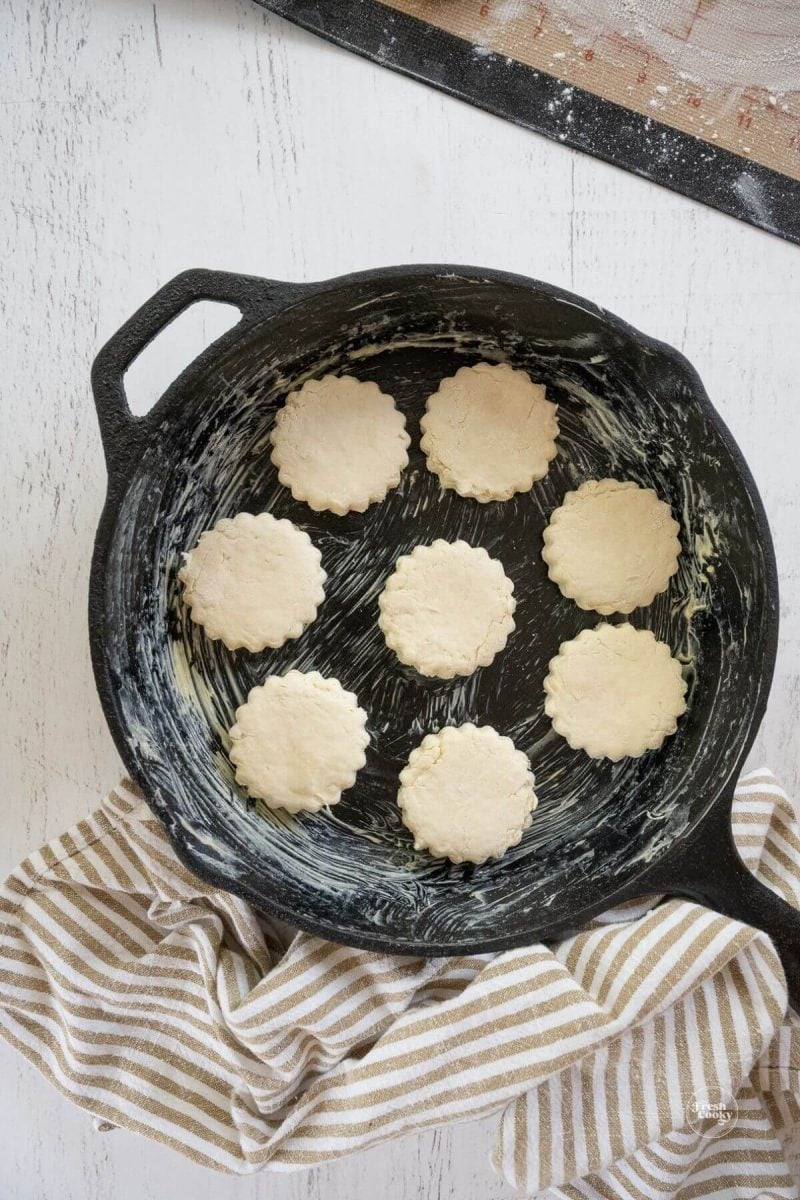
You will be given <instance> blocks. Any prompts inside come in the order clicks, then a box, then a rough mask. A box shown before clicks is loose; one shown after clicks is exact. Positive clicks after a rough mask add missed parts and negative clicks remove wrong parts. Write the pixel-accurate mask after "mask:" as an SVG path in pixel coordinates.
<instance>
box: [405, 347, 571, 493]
mask: <svg viewBox="0 0 800 1200" xmlns="http://www.w3.org/2000/svg"><path fill="white" fill-rule="evenodd" d="M557 410H558V406H557V405H556V404H552V403H551V402H550V401H549V400H547V399H545V389H544V386H543V385H542V384H540V383H533V382H532V381H531V378H530V376H529V375H528V374H527V373H526V372H525V371H516V370H514V368H513V367H510V366H509V365H508V364H507V363H486V362H481V363H478V364H477V366H474V367H461V369H460V370H458V371H456V373H455V375H453V376H452V377H451V378H449V379H443V380H442V382H441V383H440V384H439V390H438V391H436V392H434V393H433V395H432V396H429V397H428V402H427V405H426V411H425V415H424V417H423V418H422V420H421V421H420V429H421V430H422V434H423V436H422V440H421V442H420V446H421V447H422V450H423V451H424V453H425V456H426V458H427V460H428V470H429V471H433V472H434V474H436V475H438V476H439V480H440V482H441V484H442V487H445V488H453V489H455V491H457V492H458V493H459V495H461V496H469V497H472V498H473V499H475V500H480V501H481V502H482V503H487V502H488V501H490V500H509V499H510V498H511V497H512V496H513V495H514V494H515V492H527V491H529V490H530V488H531V487H532V486H533V484H534V483H535V482H536V480H537V479H542V478H543V477H544V476H545V475H546V474H547V469H548V466H549V464H550V461H551V459H553V458H555V456H556V454H557V447H556V442H555V439H556V437H557V436H558V418H557V416H556V413H557Z"/></svg>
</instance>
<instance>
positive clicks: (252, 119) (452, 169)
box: [0, 0, 800, 1200]
mask: <svg viewBox="0 0 800 1200" xmlns="http://www.w3.org/2000/svg"><path fill="white" fill-rule="evenodd" d="M0 9H2V11H0V147H2V159H0V162H2V166H1V167H0V246H2V259H0V262H2V277H1V279H2V282H0V346H1V347H2V358H1V359H0V395H2V410H1V414H2V415H1V416H0V420H2V429H1V430H0V454H2V463H0V486H2V489H3V503H2V507H1V508H0V513H1V514H2V516H0V520H2V523H3V532H2V540H1V541H0V545H1V546H2V563H1V564H0V589H2V607H1V610H0V611H1V612H2V617H1V618H0V651H2V664H3V665H2V681H3V684H2V713H1V714H0V738H1V739H2V744H1V746H0V770H2V781H3V787H2V795H3V802H4V824H3V833H4V837H3V842H2V849H0V860H1V861H0V870H2V872H3V873H4V874H5V872H6V871H7V870H8V869H10V868H11V867H12V866H13V865H14V863H15V862H16V861H17V860H18V859H19V858H21V857H22V856H23V855H24V854H25V852H26V851H27V850H29V849H30V848H32V847H34V846H38V845H39V844H40V843H41V842H42V841H43V840H45V839H47V838H50V837H52V836H54V835H55V834H57V833H59V832H61V830H62V829H63V828H65V827H66V826H68V825H69V824H71V823H72V822H73V821H75V820H77V819H78V818H79V817H80V816H81V815H83V814H84V813H85V812H86V811H87V810H88V809H89V808H90V807H92V806H93V805H94V804H95V803H96V801H97V799H98V798H99V797H100V795H101V793H102V792H103V791H104V790H105V789H106V788H108V787H109V785H111V784H112V783H113V782H114V781H115V779H116V778H117V777H118V775H119V773H120V764H119V762H118V759H117V756H116V753H115V751H114V748H113V746H112V743H111V739H110V737H109V735H108V733H107V732H106V729H105V725H104V721H103V717H102V714H101V712H100V707H99V704H98V702H97V700H96V698H95V692H94V685H93V682H92V675H91V669H90V665H89V651H88V644H87V633H86V585H87V577H88V569H89V560H90V553H91V547H92V537H93V533H94V527H95V523H96V521H97V518H98V515H99V512H100V508H101V504H102V499H103V489H104V485H105V475H104V470H103V461H102V455H101V450H100V441H99V437H98V433H97V428H96V423H95V419H94V412H93V408H92V401H91V397H90V392H89V381H88V372H89V364H90V362H91V360H92V357H93V355H94V353H95V351H96V350H97V348H98V346H99V345H100V344H101V342H102V341H103V340H104V339H105V338H106V337H107V336H108V335H109V334H110V333H111V332H113V330H114V329H116V327H117V326H118V325H119V323H120V322H121V321H122V320H123V319H124V318H125V317H126V316H128V315H129V313H130V312H131V311H132V310H133V308H135V307H136V306H137V305H138V304H139V303H140V302H141V301H142V300H144V299H145V298H146V297H147V296H148V295H149V294H150V293H151V292H152V291H154V290H155V288H156V287H158V286H159V285H160V284H161V283H163V282H165V281H166V280H167V279H169V278H170V277H171V276H172V275H174V274H175V273H176V272H178V271H180V270H182V269H184V268H185V267H191V266H201V265H202V266H210V267H220V268H227V269H229V270H234V271H246V272H251V273H253V274H263V275H271V276H273V277H277V278H281V277H282V278H288V279H314V278H323V277H326V276H331V275H335V274H339V273H341V272H345V271H350V270H355V269H358V268H363V267H371V266H377V265H381V264H386V263H395V262H446V261H451V262H456V263H473V264H480V265H486V266H494V267H505V268H508V269H510V270H514V271H519V272H521V273H523V274H529V275H533V276H538V277H539V278H542V279H546V280H550V281H552V282H554V283H558V284H563V285H565V286H567V287H570V288H574V289H575V290H576V291H577V292H580V293H582V294H583V295H585V296H588V297H590V298H592V299H594V300H596V301H598V302H599V303H601V304H603V305H606V306H607V307H609V308H610V309H611V310H612V311H614V312H617V313H619V314H620V315H621V316H623V317H625V318H627V319H628V320H629V321H631V322H632V323H633V324H635V325H637V326H639V327H640V328H642V329H643V330H645V331H647V332H648V333H651V334H653V335H655V336H656V337H659V338H663V339H664V340H666V341H668V342H671V343H673V344H674V345H676V346H678V347H679V348H680V349H682V350H683V351H685V353H686V354H687V355H688V356H689V358H690V359H691V360H692V361H693V362H694V363H695V365H696V366H697V367H698V369H699V371H700V374H701V375H702V377H703V379H704V381H705V383H706V386H707V388H708V391H709V393H710V395H711V397H712V399H713V401H714V402H715V404H716V405H717V407H718V408H719V410H720V411H721V413H722V414H723V416H724V418H725V420H726V421H727V422H728V424H729V426H730V427H731V429H732V431H733V433H734V436H735V437H736V438H737V440H738V441H739V443H740V445H741V447H742V449H743V450H744V453H745V455H746V456H747V458H748V460H749V462H750V465H751V467H752V470H753V473H754V475H755V477H756V480H757V482H758V484H759V487H760V488H761V493H762V495H763V497H764V501H765V504H766V507H767V511H768V513H769V517H770V520H771V523H772V529H773V533H774V537H775V543H776V549H777V554H778V562H779V566H780V574H781V584H782V621H783V624H782V630H781V644H780V655H779V660H778V671H777V676H776V679H775V684H774V687H773V692H772V701H771V704H770V708H769V712H768V714H767V718H766V720H765V722H764V727H763V731H762V733H761V735H760V737H759V741H758V745H757V750H756V753H755V755H754V761H755V760H758V761H763V762H766V763H769V764H770V765H772V767H773V768H774V770H775V771H776V772H778V773H779V775H780V776H781V778H782V779H783V780H784V781H785V783H786V785H787V786H788V787H789V788H794V789H795V790H798V789H800V769H799V767H798V754H797V751H796V747H795V741H794V734H795V730H796V728H797V725H798V720H800V600H799V599H798V588H800V538H798V534H797V528H798V521H800V473H799V472H798V451H800V403H798V394H797V391H798V380H800V319H799V318H800V251H798V250H797V249H795V248H792V247H791V246H789V245H787V244H786V243H783V242H780V241H778V240H776V239H774V238H770V237H768V236H767V235H766V234H763V233H758V232H756V231H755V230H753V229H751V228H748V227H747V226H744V225H741V224H738V223H736V222H734V221H732V220H729V219H728V218H725V217H722V216H719V215H717V214H716V213H713V212H711V211H709V210H707V209H704V208H701V207H700V206H698V205H695V204H693V203H690V202H689V201H687V200H684V199H682V198H680V197H677V196H672V195H670V194H669V193H667V192H665V191H661V190H659V189H657V188H655V187H653V186H651V185H649V184H646V183H644V182H642V181H640V180H638V179H634V178H632V177H631V176H629V175H625V174H623V173H622V172H620V171H617V170H614V169H612V168H610V167H605V166H603V165H602V164H600V163H597V162H595V161H594V160H592V159H590V158H584V157H580V156H578V155H575V154H573V153H572V152H570V151H569V150H567V149H565V148H563V147H562V146H559V145H554V144H553V143H551V142H548V141H545V140H542V139H540V138H538V137H536V136H534V135H532V134H530V133H526V132H524V131H523V130H519V129H515V128H513V127H512V126H511V125H508V124H506V123H504V122H502V121H500V120H496V119H494V118H492V117H489V116H486V115H485V114H483V113H480V112H478V111H476V110H474V109H472V108H468V107H466V106H465V105H462V104H459V103H458V102H456V101H453V100H449V99H446V98H444V97H443V96H441V95H438V94H437V93H435V92H433V91H431V90H429V89H427V88H425V87H422V86H420V85H418V84H415V83H412V82H411V81H409V80H406V79H402V78H399V77H398V76H396V75H392V74H390V73H389V72H387V71H385V70H381V69H379V68H378V67H375V66H372V65H371V64H368V63H366V62H363V61H362V60H360V59H358V58H356V57H353V56H351V55H348V54H345V53H343V52H340V51H337V50H335V49H333V48H332V47H330V46H328V45H326V44H324V43H323V42H321V41H317V40H315V39H314V38H312V37H310V36H308V35H305V34H303V33H301V32H299V31H297V30H295V29H293V28H292V27H290V26H289V25H287V24H285V23H284V22H282V21H280V20H278V19H276V18H272V17H269V16H267V15H265V14H264V13H263V12H262V11H261V10H260V9H258V8H257V7H256V6H255V5H253V4H251V3H249V2H248V0H157V3H153V2H152V0H79V2H78V0H4V3H3V4H2V5H0ZM214 316H215V317H216V316H217V314H216V312H215V313H214ZM215 329H218V325H216V324H215V323H214V320H213V319H212V317H206V316H204V315H203V316H202V319H201V320H199V321H198V320H196V321H195V322H194V324H193V325H192V324H191V323H190V327H189V328H182V329H181V330H179V331H177V332H176V334H175V336H174V337H173V338H171V339H167V341H168V342H169V344H163V345H162V343H161V342H160V343H159V346H158V347H157V348H156V349H154V350H153V351H151V353H150V355H149V357H148V360H147V361H145V360H142V365H141V367H140V369H138V370H137V371H136V372H135V374H136V378H135V380H133V381H132V387H133V383H135V384H136V391H137V395H138V396H139V397H140V399H139V401H138V403H139V405H140V406H141V404H142V403H143V401H142V399H141V397H142V396H145V395H146V394H148V391H149V393H150V394H153V393H156V394H157V392H158V390H160V386H159V385H160V384H162V385H163V384H164V383H166V382H167V380H168V378H169V377H170V375H171V374H174V373H176V372H177V370H178V369H179V368H180V366H181V365H183V362H184V361H186V360H187V359H188V357H190V356H191V355H192V353H194V352H196V350H197V349H199V344H198V341H197V339H198V338H200V339H202V338H208V337H209V336H210V335H211V333H212V331H213V330H215ZM0 1063H1V1064H2V1072H3V1075H2V1087H0V1196H1V1197H2V1198H3V1200H39V1198H42V1200H73V1198H74V1200H110V1198H111V1197H113V1200H163V1198H164V1197H169V1196H172V1195H175V1196H179V1195H180V1196H183V1195H192V1196H195V1197H197V1200H232V1198H233V1197H236V1200H254V1198H255V1197H267V1196H269V1197H270V1198H271V1200H290V1198H291V1200H299V1198H300V1197H307V1198H308V1200H313V1198H314V1197H317V1196H319V1197H323V1196H324V1197H326V1200H336V1198H339V1200H367V1198H369V1200H372V1197H374V1196H381V1197H385V1200H401V1198H404V1197H406V1196H408V1197H411V1196H413V1197H421V1198H423V1200H427V1198H432V1197H441V1198H446V1197H451V1196H452V1197H456V1196H457V1197H459V1200H464V1198H466V1197H473V1196H474V1197H477V1196H480V1197H482V1200H491V1198H492V1197H500V1196H504V1195H507V1194H508V1193H507V1189H506V1188H505V1187H504V1186H503V1185H502V1184H500V1183H499V1182H498V1180H497V1179H496V1178H495V1177H494V1176H493V1175H492V1174H491V1172H490V1168H489V1166H488V1161H487V1153H488V1148H489V1144H490V1140H491V1130H492V1123H491V1122H484V1123H483V1124H480V1125H478V1126H461V1127H460V1128H456V1129H453V1130H451V1131H448V1132H442V1133H437V1134H432V1135H429V1136H425V1137H419V1138H409V1139H407V1140H405V1141H402V1142H398V1143H394V1144H392V1145H390V1146H388V1147H384V1148H380V1149H377V1150H374V1151H372V1152H370V1153H368V1154H366V1155H364V1156H362V1157H360V1158H355V1159H351V1160H348V1161H344V1162H341V1163H339V1164H338V1165H336V1166H333V1167H331V1168H329V1169H322V1170H318V1171H316V1172H313V1173H310V1174H305V1175H292V1176H283V1175H280V1176H273V1175H270V1176H266V1175H263V1176H260V1177H256V1178H253V1179H248V1180H240V1181H236V1180H229V1179H226V1178H224V1177H222V1176H216V1175H214V1174H212V1173H210V1172H207V1171H204V1170H202V1169H201V1168H198V1167H194V1166H192V1165H191V1164H188V1163H186V1162H184V1161H183V1160H182V1159H180V1158H178V1157H176V1156H174V1155H173V1154H171V1153H170V1152H168V1151H167V1150H165V1149H163V1148H161V1147H158V1146H155V1145H151V1144H149V1143H147V1142H145V1141H144V1140H142V1139H139V1138H136V1137H134V1136H132V1135H129V1134H127V1133H124V1132H119V1131H118V1132H115V1133H111V1134H106V1135H100V1134H97V1133H95V1132H94V1131H93V1128H92V1125H91V1122H90V1121H89V1119H88V1118H87V1117H86V1116H84V1115H83V1114H82V1113H80V1112H78V1111H77V1110H75V1109H73V1108H71V1107H70V1106H69V1105H68V1104H67V1103H66V1101H64V1100H62V1099H61V1097H60V1096H59V1095H57V1094H56V1093H55V1092H54V1091H52V1090H51V1089H50V1087H49V1085H48V1084H46V1083H45V1082H43V1081H42V1080H41V1079H40V1078H39V1077H38V1076H37V1075H36V1074H35V1073H34V1071H33V1069H32V1068H31V1067H29V1066H28V1065H27V1064H26V1063H23V1062H22V1061H21V1060H20V1061H18V1060H17V1059H16V1057H15V1056H14V1054H13V1053H12V1051H11V1050H9V1049H7V1048H6V1047H5V1046H4V1045H3V1046H0Z"/></svg>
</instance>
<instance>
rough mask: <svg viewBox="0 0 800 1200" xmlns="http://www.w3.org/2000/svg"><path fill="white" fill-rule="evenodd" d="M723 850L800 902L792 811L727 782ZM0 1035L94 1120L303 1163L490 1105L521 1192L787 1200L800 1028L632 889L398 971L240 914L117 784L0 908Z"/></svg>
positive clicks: (259, 1164)
mask: <svg viewBox="0 0 800 1200" xmlns="http://www.w3.org/2000/svg"><path fill="white" fill-rule="evenodd" d="M733 820H734V833H735V836H736V839H737V843H738V845H739V847H740V850H741V852H742V854H743V856H744V857H745V860H746V861H747V862H748V865H750V866H751V868H753V869H754V870H756V872H757V873H758V874H759V875H760V876H761V878H762V879H763V880H764V882H766V883H768V884H769V885H770V886H772V887H774V888H775V889H776V890H777V891H779V892H780V893H781V894H782V895H783V896H784V897H785V898H786V899H788V900H789V901H790V902H791V903H794V904H796V905H798V906H800V834H799V833H798V823H797V816H796V813H795V811H794V809H793V806H792V804H791V803H790V801H789V800H788V798H787V797H786V795H785V793H783V792H782V791H781V789H780V788H779V787H778V786H777V784H776V782H775V780H774V779H773V777H772V776H771V775H770V774H769V772H765V771H759V772H756V773H753V774H751V775H748V776H746V777H744V778H743V779H742V780H741V781H740V784H739V788H738V790H737V794H736V800H735V804H734V814H733ZM0 978H2V984H3V988H2V998H1V999H0V1032H2V1034H3V1035H4V1036H5V1037H6V1039H7V1040H8V1041H9V1042H10V1043H11V1044H12V1045H14V1046H15V1047H16V1048H17V1049H18V1050H19V1051H20V1052H21V1053H22V1054H23V1055H25V1057H26V1058H28V1059H29V1061H31V1062H32V1063H33V1064H34V1065H35V1066H36V1067H37V1068H38V1069H39V1070H40V1071H41V1072H42V1073H43V1074H44V1075H45V1076H46V1077H47V1078H48V1079H50V1081H51V1082H52V1083H53V1084H54V1085H55V1086H56V1087H58V1088H59V1089H60V1090H61V1091H62V1092H63V1093H64V1094H65V1095H66V1096H68V1097H69V1098H70V1099H71V1100H73V1101H74V1102H75V1103H77V1104H79V1105H80V1106H81V1107H82V1108H84V1109H85V1110H87V1111H88V1112H89V1113H91V1114H92V1116H93V1117H94V1118H95V1120H96V1122H97V1123H98V1127H101V1128H108V1127H109V1126H123V1127H125V1128H127V1129H130V1130H132V1131H133V1132H137V1133H142V1134H144V1135H146V1136H149V1137H151V1138H154V1139H155V1140H157V1141H160V1142H162V1143H165V1144H167V1145H169V1146H171V1147H173V1148H174V1149H176V1150H178V1151H180V1152H181V1153H183V1154H185V1155H187V1156H188V1157H190V1158H192V1159H194V1160H195V1161H197V1162H200V1163H203V1164H205V1165H207V1166H210V1167H215V1168H217V1169H219V1170H223V1171H227V1172H231V1173H237V1174H245V1173H249V1172H253V1171H257V1170H260V1169H263V1168H270V1169H273V1170H295V1169H299V1168H302V1167H307V1166H313V1165H315V1164H317V1163H322V1162H325V1161H329V1160H331V1159H335V1158H338V1157H340V1156H342V1155H345V1154H350V1153H353V1152H355V1151H358V1150H360V1149H364V1148H366V1147H367V1146H372V1145H375V1144H376V1143H379V1142H381V1141H383V1140H386V1139H388V1138H395V1137H399V1136H401V1135H403V1134H407V1133H410V1132H412V1131H415V1130H420V1129H425V1128H429V1127H431V1126H436V1125H444V1124H448V1123H452V1122H455V1121H462V1120H470V1119H474V1118H477V1117H480V1116H485V1115H487V1114H490V1113H497V1114H498V1118H499V1120H498V1134H497V1141H496V1145H495V1149H494V1152H493V1155H492V1162H493V1165H494V1167H495V1169H496V1170H497V1171H498V1172H499V1173H500V1174H501V1175H502V1176H503V1177H504V1178H505V1179H506V1180H507V1181H508V1182H509V1183H510V1184H511V1185H512V1186H514V1187H515V1188H516V1189H517V1190H518V1191H519V1192H521V1193H524V1194H537V1193H546V1194H547V1195H548V1196H565V1197H578V1196H580V1197H602V1198H603V1200H608V1197H610V1196H613V1197H616V1196H619V1197H625V1198H626V1200H629V1198H630V1197H640V1196H646V1197H649V1198H658V1200H661V1198H663V1200H667V1198H671V1197H677V1196H680V1197H681V1198H682V1200H683V1198H685V1200H689V1197H705V1196H715V1195H720V1196H721V1195H724V1196H726V1197H735V1196H738V1195H741V1196H743V1197H744V1196H747V1197H748V1198H749V1200H752V1198H753V1197H754V1196H755V1195H756V1194H757V1193H758V1192H759V1191H767V1192H769V1193H770V1194H772V1195H774V1196H797V1195H798V1180H797V1179H794V1178H793V1176H792V1169H793V1164H795V1163H796V1158H797V1154H798V1149H799V1148H798V1147H797V1145H796V1144H795V1142H793V1137H796V1130H797V1128H798V1120H799V1119H800V1020H798V1018H797V1017H796V1016H795V1015H794V1014H792V1013H788V1014H787V1011H786V987H785V981H784V978H783V973H782V970H781V966H780V962H779V959H778V957H777V954H776V952H775V950H774V948H773V947H772V945H771V943H770V941H769V939H768V938H767V937H766V935H764V934H763V933H761V932H759V931H757V930H754V929H751V928H749V927H747V926H745V925H742V924H740V923H738V922H736V921H733V920H730V919H728V918H725V917H721V916H719V915H718V914H716V913H713V912H710V911H708V910H706V909H704V908H702V907H700V906H699V905H697V904H693V903H690V902H688V901H679V900H671V899H659V898H653V897H651V898H646V899H643V900H642V901H641V902H637V903H634V904H628V905H624V906H621V907H620V908H619V909H617V910H614V911H612V912H609V913H606V914H604V915H603V917H602V918H600V919H599V920H597V921H595V922H593V923H592V925H591V926H590V927H588V928H587V929H585V930H583V931H582V932H580V933H578V934H576V935H574V936H573V937H570V938H567V939H565V940H564V941H562V942H561V943H559V944H558V945H555V946H548V947H545V946H542V945H538V946H532V947H528V948H525V949H520V950H512V951H508V952H506V953H502V954H497V955H473V956H463V957H459V958H450V959H447V958H438V959H431V960H424V959H419V958H393V957H390V956H387V955H379V954H372V953H369V952H367V951H361V950H354V949H350V948H348V947H345V946H340V945H334V944H332V943H327V942H324V941H322V940H320V939H318V938H315V937H311V936H309V935H306V934H297V935H296V936H294V937H291V936H290V935H287V932H286V930H285V928H284V927H282V926H280V925H279V924H277V923H275V924H273V923H272V922H270V921H269V920H268V919H266V918H264V917H262V916H260V915H258V914H256V913H255V912H254V911H253V910H252V909H251V908H250V906H249V905H248V904H246V903H245V902H244V901H241V900H238V899H237V898H236V897H233V896H231V895H229V894H227V893H224V892H219V891H215V890H214V889H213V888H211V887H210V886H208V885H206V884H204V883H203V882H202V881H200V880H199V879H197V878H196V877H195V876H193V875H192V874H191V872H189V871H188V870H187V869H186V868H185V867H183V866H182V864H181V863H180V862H179V861H178V860H177V858H176V857H175V855H174V853H173V851H172V849H171V847H170V845H169V842H168V840H167V838H166V835H165V833H164V831H163V828H162V826H161V825H160V823H159V822H158V820H157V819H156V818H155V817H154V816H153V814H152V813H151V811H150V809H149V808H148V807H147V805H146V804H145V802H144V801H143V799H142V797H141V795H140V794H139V793H138V792H137V791H136V789H135V788H133V787H132V785H130V784H129V783H123V784H121V785H120V787H119V788H118V789H116V790H115V791H114V792H112V793H111V795H110V796H109V797H108V798H107V799H106V800H105V801H104V803H103V804H102V806H101V807H100V808H99V809H98V810H97V811H96V812H95V813H93V814H92V816H90V817H89V818H87V819H86V820H84V821H81V822H79V824H78V825H77V826H76V827H74V828H73V829H71V830H70V831H69V832H68V833H66V834H64V835H63V836H62V837H60V838H57V839H56V840H55V841H53V842H50V843H49V844H48V845H46V846H44V847H43V848H42V849H41V850H40V851H37V852H36V853H34V854H32V855H31V856H30V857H29V858H28V859H26V860H25V862H23V863H22V864H20V866H19V867H18V868H17V870H16V871H15V872H14V873H13V874H12V875H11V876H10V877H9V879H8V880H7V881H6V884H5V885H4V888H3V890H2V893H0Z"/></svg>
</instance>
